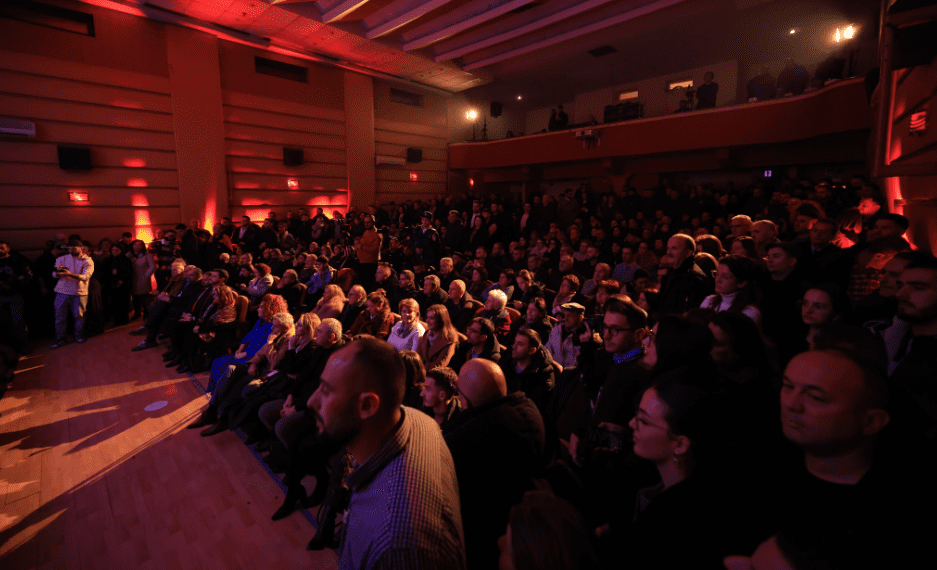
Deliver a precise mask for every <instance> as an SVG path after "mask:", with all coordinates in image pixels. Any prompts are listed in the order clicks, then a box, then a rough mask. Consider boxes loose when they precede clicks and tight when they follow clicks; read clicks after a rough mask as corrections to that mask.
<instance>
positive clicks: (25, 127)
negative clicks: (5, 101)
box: [0, 119, 36, 137]
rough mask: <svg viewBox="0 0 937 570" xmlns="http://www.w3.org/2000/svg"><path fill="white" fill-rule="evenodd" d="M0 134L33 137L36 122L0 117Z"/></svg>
mask: <svg viewBox="0 0 937 570" xmlns="http://www.w3.org/2000/svg"><path fill="white" fill-rule="evenodd" d="M0 134H4V135H21V136H27V137H34V136H36V123H30V122H29V121H14V120H13V119H0Z"/></svg>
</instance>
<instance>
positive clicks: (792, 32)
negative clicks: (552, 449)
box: [787, 28, 797, 36]
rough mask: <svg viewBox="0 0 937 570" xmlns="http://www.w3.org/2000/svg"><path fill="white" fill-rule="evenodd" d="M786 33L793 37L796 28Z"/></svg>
mask: <svg viewBox="0 0 937 570" xmlns="http://www.w3.org/2000/svg"><path fill="white" fill-rule="evenodd" d="M787 33H788V34H790V35H792V36H793V35H794V34H796V33H797V28H791V31H789V32H787Z"/></svg>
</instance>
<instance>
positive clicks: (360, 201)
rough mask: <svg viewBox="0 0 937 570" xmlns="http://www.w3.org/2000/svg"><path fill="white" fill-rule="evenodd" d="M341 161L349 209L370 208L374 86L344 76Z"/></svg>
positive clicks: (357, 77) (369, 81)
mask: <svg viewBox="0 0 937 570" xmlns="http://www.w3.org/2000/svg"><path fill="white" fill-rule="evenodd" d="M345 157H346V162H347V165H348V166H347V168H348V199H349V202H348V203H349V205H351V206H354V207H355V209H356V210H358V211H359V212H360V211H362V210H364V209H366V208H367V207H368V206H370V205H372V204H374V195H375V186H376V183H377V182H376V173H375V167H374V83H373V80H372V79H371V77H368V76H367V75H361V74H360V73H352V72H350V71H346V72H345Z"/></svg>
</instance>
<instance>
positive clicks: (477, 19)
mask: <svg viewBox="0 0 937 570" xmlns="http://www.w3.org/2000/svg"><path fill="white" fill-rule="evenodd" d="M533 1H534V0H512V1H511V2H507V3H505V4H502V5H500V6H497V7H495V8H492V9H491V10H486V11H485V12H482V13H481V14H478V15H476V16H472V17H471V18H466V19H464V20H461V21H458V22H456V23H454V24H450V25H444V26H443V27H441V28H439V29H437V30H436V31H433V32H430V33H428V34H426V35H423V36H420V37H418V38H414V39H412V40H410V41H409V42H406V43H404V44H403V51H410V50H414V49H418V48H421V47H424V46H428V45H429V44H431V43H434V42H438V41H439V40H442V39H445V38H448V37H449V36H452V35H455V34H458V33H459V32H464V31H465V30H468V29H469V28H472V27H475V26H477V25H479V24H483V23H485V22H487V21H488V20H491V19H493V18H497V17H498V16H500V15H502V14H505V13H507V12H510V11H511V10H516V9H518V8H520V7H521V6H524V5H527V4H530V3H531V2H533ZM443 19H444V18H438V19H437V20H434V22H440V21H442V20H443ZM432 23H433V22H427V24H428V25H429V24H432Z"/></svg>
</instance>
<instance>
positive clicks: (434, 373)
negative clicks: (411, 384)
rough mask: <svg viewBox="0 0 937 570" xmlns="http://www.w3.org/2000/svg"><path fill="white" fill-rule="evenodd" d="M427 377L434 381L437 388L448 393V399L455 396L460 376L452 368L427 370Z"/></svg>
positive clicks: (440, 367) (443, 367) (441, 367)
mask: <svg viewBox="0 0 937 570" xmlns="http://www.w3.org/2000/svg"><path fill="white" fill-rule="evenodd" d="M426 377H427V378H432V379H433V382H435V383H436V387H437V388H439V389H440V390H442V391H443V392H445V393H446V398H451V397H453V396H454V395H455V385H456V382H458V380H459V375H458V374H456V373H455V370H453V369H452V368H449V367H448V366H439V367H437V368H433V369H432V370H427V371H426Z"/></svg>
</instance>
